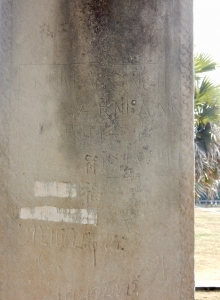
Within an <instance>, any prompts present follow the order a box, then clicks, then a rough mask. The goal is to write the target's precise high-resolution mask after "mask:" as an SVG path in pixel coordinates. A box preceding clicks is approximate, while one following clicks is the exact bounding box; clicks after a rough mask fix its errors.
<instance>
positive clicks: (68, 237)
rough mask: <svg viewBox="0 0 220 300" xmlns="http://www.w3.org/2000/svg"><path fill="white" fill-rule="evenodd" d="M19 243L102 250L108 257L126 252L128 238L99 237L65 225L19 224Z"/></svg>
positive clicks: (93, 233)
mask: <svg viewBox="0 0 220 300" xmlns="http://www.w3.org/2000/svg"><path fill="white" fill-rule="evenodd" d="M19 242H20V244H21V245H29V246H34V245H39V246H50V247H65V248H74V249H81V250H85V249H90V250H94V249H95V250H101V251H102V252H103V251H104V253H105V254H106V255H107V254H108V253H112V252H118V253H120V252H123V251H126V247H127V246H126V245H127V243H128V237H127V236H125V235H118V234H104V235H100V234H99V235H98V234H97V233H96V232H94V231H91V230H87V231H84V233H82V232H81V231H79V230H77V229H76V228H74V227H68V226H65V225H61V226H60V227H57V226H51V225H46V226H43V225H42V226H41V225H34V224H32V225H29V226H27V225H26V224H24V223H20V224H19Z"/></svg>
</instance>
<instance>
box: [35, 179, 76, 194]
mask: <svg viewBox="0 0 220 300" xmlns="http://www.w3.org/2000/svg"><path fill="white" fill-rule="evenodd" d="M34 194H35V197H49V196H53V197H60V198H74V197H76V185H75V184H72V183H65V182H41V181H36V182H35V187H34Z"/></svg>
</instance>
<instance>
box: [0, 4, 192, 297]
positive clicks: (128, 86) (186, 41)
mask: <svg viewBox="0 0 220 300" xmlns="http://www.w3.org/2000/svg"><path fill="white" fill-rule="evenodd" d="M0 5H1V10H0V33H1V35H0V62H1V69H0V72H1V78H0V85H1V103H0V107H1V110H0V114H1V136H0V138H1V144H0V147H1V148H0V150H1V160H0V163H1V178H0V190H1V206H0V213H1V223H0V224H1V243H0V245H1V246H0V256H1V277H0V278H1V289H0V299H2V300H14V299H16V300H30V299H33V300H39V299H42V300H103V299H109V300H110V299H112V300H116V299H118V300H119V299H120V300H137V299H140V300H144V299H149V300H161V299H164V300H165V299H167V300H168V299H169V300H171V299H172V300H178V299H179V300H189V299H193V293H194V281H193V276H194V275H193V165H194V161H193V157H194V154H193V129H192V128H193V101H192V99H193V89H192V78H193V75H192V3H191V1H189V0H173V1H162V0H156V1H152V0H136V1H130V0H128V1H125V0H111V1H110V0H71V1H70V0H47V1H42V0H41V1H30V0H16V1H12V0H1V1H0Z"/></svg>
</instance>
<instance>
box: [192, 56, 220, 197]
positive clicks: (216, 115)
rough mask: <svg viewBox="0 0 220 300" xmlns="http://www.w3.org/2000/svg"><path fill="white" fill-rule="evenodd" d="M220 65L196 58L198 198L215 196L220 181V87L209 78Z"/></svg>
mask: <svg viewBox="0 0 220 300" xmlns="http://www.w3.org/2000/svg"><path fill="white" fill-rule="evenodd" d="M216 67H217V64H216V63H215V62H214V61H213V60H212V58H211V57H210V56H208V55H205V54H199V55H196V56H195V58H194V70H195V93H194V120H195V121H194V122H195V123H194V130H195V196H196V198H200V197H201V196H202V195H205V194H207V195H208V196H209V197H211V198H212V197H214V196H215V195H217V193H218V185H219V182H220V128H219V124H220V85H215V84H213V83H212V82H211V80H210V79H209V78H208V77H207V76H206V73H207V72H210V71H213V70H215V69H216Z"/></svg>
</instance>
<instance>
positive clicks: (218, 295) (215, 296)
mask: <svg viewBox="0 0 220 300" xmlns="http://www.w3.org/2000/svg"><path fill="white" fill-rule="evenodd" d="M204 299H208V300H219V299H220V292H196V294H195V300H204Z"/></svg>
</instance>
